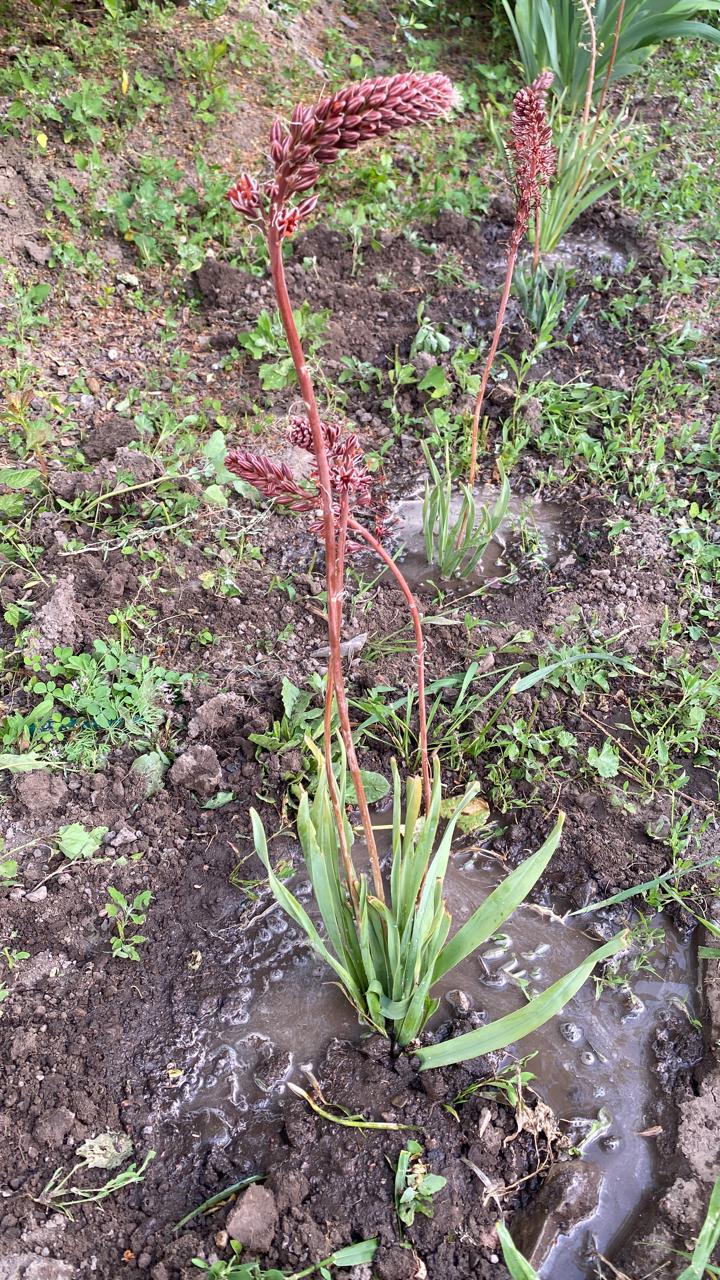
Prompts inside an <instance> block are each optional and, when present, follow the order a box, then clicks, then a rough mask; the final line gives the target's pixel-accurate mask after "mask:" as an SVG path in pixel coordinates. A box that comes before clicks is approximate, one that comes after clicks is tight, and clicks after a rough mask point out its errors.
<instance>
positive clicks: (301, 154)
mask: <svg viewBox="0 0 720 1280" xmlns="http://www.w3.org/2000/svg"><path fill="white" fill-rule="evenodd" d="M453 103H454V90H453V87H452V85H451V83H450V81H449V80H448V79H447V77H446V76H443V75H438V74H435V75H422V74H419V73H417V74H416V73H408V74H404V75H398V76H381V77H378V78H376V79H373V80H364V81H362V82H361V83H360V84H353V85H349V86H348V87H347V88H344V89H341V90H340V91H339V92H338V93H336V94H334V95H332V96H331V97H328V98H324V99H322V100H321V101H320V102H319V103H317V104H316V105H315V106H298V107H296V109H295V111H294V112H293V115H292V118H291V120H290V123H289V124H288V125H284V124H283V123H282V122H281V121H279V120H276V121H275V123H274V125H273V127H272V132H271V135H270V160H271V165H272V169H273V173H272V176H271V177H270V178H269V179H268V181H267V182H266V183H265V184H264V185H263V186H261V185H260V184H259V183H258V182H257V181H256V180H255V179H254V178H252V177H250V176H249V175H247V174H243V175H242V176H241V177H240V178H239V179H238V181H237V182H236V183H235V184H234V185H233V186H232V187H231V189H230V191H229V193H228V195H229V199H230V201H231V203H232V204H233V206H234V207H235V208H236V209H237V210H238V212H239V213H240V214H242V216H243V217H244V218H245V219H246V220H247V221H248V222H249V223H250V224H251V225H253V226H255V227H257V228H258V230H260V231H261V232H262V233H263V234H264V236H265V238H266V241H267V245H268V250H269V258H270V269H271V273H272V280H273V285H274V289H275V295H276V298H277V303H278V309H279V312H280V317H281V319H282V323H283V327H284V329H285V334H286V337H287V341H288V346H289V349H290V354H291V356H292V359H293V363H294V365H295V370H296V373H297V378H298V383H299V386H300V392H301V395H302V399H303V405H304V414H303V415H298V416H296V417H294V418H293V419H292V420H291V423H290V438H291V440H292V442H293V443H294V444H296V445H299V446H301V447H302V448H304V449H307V450H308V451H309V452H310V453H311V455H312V470H311V474H310V477H309V479H308V480H307V481H299V480H297V479H296V478H295V477H294V476H293V475H292V472H291V471H290V469H289V468H288V467H287V466H285V465H284V464H282V463H277V462H274V461H273V460H272V459H270V458H267V457H264V456H261V455H257V454H251V453H248V452H246V451H243V450H235V451H233V452H231V453H229V454H228V457H227V465H228V468H229V469H230V470H232V471H234V472H235V473H236V474H237V475H239V476H240V477H241V478H242V479H243V480H245V481H246V482H248V483H250V484H251V485H254V487H255V488H256V489H257V490H259V492H260V493H262V494H263V495H264V496H265V497H267V498H270V499H272V500H274V501H276V502H278V503H279V504H280V505H281V506H285V507H287V508H288V509H290V510H293V511H296V512H302V513H305V514H307V515H308V516H309V517H310V527H311V529H312V530H314V531H317V532H319V533H320V534H321V536H322V539H323V544H324V549H325V574H326V579H327V625H328V651H329V659H328V678H327V685H326V702H325V718H324V752H323V754H322V755H320V753H318V752H317V748H315V747H314V744H312V743H310V742H308V746H309V748H310V749H311V750H314V751H315V752H316V754H317V756H318V772H319V778H318V786H317V789H316V791H315V795H314V797H313V799H312V802H311V801H310V798H309V797H308V795H307V793H305V792H304V791H302V790H301V794H300V803H299V808H298V834H299V837H300V842H301V845H302V849H303V854H304V857H305V862H306V866H307V869H308V872H309V875H310V879H311V882H312V886H313V891H314V895H315V899H316V903H317V906H318V909H319V912H320V915H321V917H322V921H323V926H324V931H325V937H322V936H321V934H320V932H319V931H318V929H317V927H316V925H315V924H314V922H313V921H312V920H311V919H310V917H309V916H308V914H307V912H306V911H305V909H304V908H303V906H302V905H301V904H300V902H299V901H298V900H297V898H296V897H295V896H294V895H293V894H292V893H291V891H290V890H289V889H288V888H287V886H286V885H285V884H284V883H283V882H282V881H281V880H280V879H279V878H278V877H277V876H276V875H275V873H274V871H273V868H272V864H271V862H270V858H269V855H268V850H267V842H266V838H265V832H264V830H263V826H262V822H261V821H260V818H259V816H258V814H257V813H256V812H255V811H254V810H252V811H251V816H252V823H253V836H254V841H255V849H256V852H257V854H258V856H259V858H260V859H261V861H262V862H263V864H264V866H265V868H266V870H267V873H268V878H269V881H270V886H271V888H272V891H273V893H274V894H275V897H276V898H277V900H278V901H279V902H280V903H281V905H282V906H283V908H284V909H285V911H286V912H287V913H288V915H290V916H291V917H292V918H293V919H294V920H295V921H296V923H297V924H298V925H300V927H301V928H302V929H303V930H304V932H305V934H306V937H307V938H308V940H309V942H310V945H311V946H312V947H313V948H314V950H315V951H316V952H317V953H318V954H319V955H321V956H322V957H323V959H324V960H325V961H326V962H327V963H328V964H329V965H330V966H331V968H332V969H333V970H334V971H335V973H336V975H337V976H338V978H339V980H340V983H341V986H342V988H343V990H344V992H345V994H346V995H347V997H348V999H349V1000H350V1001H351V1003H352V1004H353V1005H354V1006H355V1008H356V1009H357V1011H358V1014H359V1015H360V1017H361V1018H362V1019H363V1020H364V1021H365V1022H366V1023H368V1024H369V1025H371V1026H372V1027H374V1028H375V1029H376V1030H378V1031H380V1032H382V1033H383V1034H389V1035H390V1036H391V1037H392V1039H393V1041H394V1043H395V1044H396V1045H398V1046H399V1047H402V1046H403V1045H406V1044H409V1043H411V1042H412V1041H413V1040H414V1039H416V1037H417V1036H418V1034H419V1033H420V1031H421V1030H422V1028H423V1026H424V1025H425V1023H426V1022H427V1020H428V1018H429V1017H430V1016H431V1014H432V1013H433V1011H434V1010H435V1008H436V1007H437V1003H438V1001H437V999H436V998H434V997H433V996H432V995H431V988H432V986H433V984H434V983H436V982H437V981H439V980H440V979H441V978H442V977H443V976H444V975H445V974H446V973H448V972H449V970H450V969H452V968H453V967H454V966H455V965H456V964H458V963H459V962H460V961H461V960H462V959H464V958H465V957H466V956H467V955H469V954H471V952H472V951H474V950H475V949H476V948H477V947H478V946H479V945H481V944H482V942H484V941H485V940H486V939H487V938H488V937H490V935H491V934H492V933H493V932H494V931H495V930H496V929H497V928H498V927H499V925H500V924H501V923H502V922H503V921H504V920H505V919H506V918H507V917H508V915H510V914H511V913H512V911H514V909H515V908H516V907H517V906H518V905H519V903H520V902H522V900H523V898H524V897H525V896H526V894H527V893H528V892H529V890H530V888H532V886H533V885H534V884H535V882H536V880H537V879H538V877H539V875H540V874H541V873H542V870H543V869H544V867H545V866H546V865H547V862H548V861H549V859H550V857H551V855H552V853H553V852H554V850H555V848H556V847H557V844H558V842H559V839H560V832H561V829H562V823H563V816H564V815H560V817H559V818H558V821H557V822H556V824H555V827H554V829H553V831H552V832H551V834H550V835H549V836H548V839H547V840H546V841H545V844H544V845H543V846H542V848H541V849H540V850H538V852H537V853H536V854H534V855H533V857H532V858H529V859H528V860H527V861H526V862H524V863H523V864H522V865H521V866H520V867H518V868H517V869H516V870H515V871H514V872H513V873H512V874H511V875H510V876H508V877H507V879H506V880H505V881H504V882H503V883H501V884H500V885H499V886H498V888H497V889H495V890H494V891H493V893H492V894H490V895H489V897H488V898H487V899H486V900H485V901H484V902H483V903H481V905H480V906H479V907H478V909H477V910H476V911H475V912H474V913H473V914H472V915H471V917H470V919H469V920H468V921H467V922H466V923H465V924H464V925H463V926H462V928H461V929H460V930H458V931H457V932H456V933H455V935H454V936H453V937H452V938H448V934H449V929H450V915H449V912H448V911H447V908H446V906H445V901H444V897H443V885H444V880H445V874H446V871H447V867H448V864H449V857H450V850H451V841H452V836H453V831H454V828H455V824H456V821H457V819H458V817H459V816H460V813H461V812H462V810H463V808H464V806H465V805H466V804H467V802H468V801H469V800H470V799H472V798H473V796H474V795H475V794H476V793H477V790H478V788H477V784H472V785H471V786H470V787H469V788H468V790H467V791H466V793H465V795H464V796H463V797H462V798H461V799H460V800H459V801H458V802H457V804H456V806H455V811H454V813H453V815H452V817H451V818H450V821H449V822H448V824H447V826H446V828H445V830H444V832H443V834H442V837H441V839H440V840H439V842H438V841H437V836H438V829H439V824H440V815H441V783H440V768H439V763H438V761H437V759H436V760H435V762H434V767H433V777H432V780H431V775H430V762H429V759H428V746H427V717H426V709H425V682H424V642H423V634H422V626H421V622H420V612H419V609H418V606H417V602H416V600H415V598H414V596H413V593H412V591H411V590H410V587H409V586H408V584H407V582H406V580H405V578H404V576H403V574H402V572H401V570H400V569H399V568H398V567H397V565H396V564H395V562H394V561H393V559H392V557H391V556H390V555H389V554H388V552H387V551H386V550H385V548H384V547H383V545H382V542H381V540H380V539H379V538H378V537H377V536H376V534H375V533H373V532H371V530H370V529H368V528H367V527H366V525H364V524H363V523H361V521H360V520H358V518H357V513H362V512H365V513H367V512H368V511H369V510H370V508H371V507H372V495H371V478H370V475H369V473H368V471H367V469H366V467H365V464H364V461H363V457H362V450H361V447H360V443H359V440H358V437H357V435H356V434H355V433H354V432H352V431H350V430H348V429H347V428H345V427H344V426H343V425H342V424H341V423H338V422H335V421H326V420H324V419H323V418H321V416H320V411H319V408H318V404H317V400H316V396H315V390H314V386H313V382H312V378H311V375H310V372H309V370H308V366H307V363H306V361H305V357H304V353H303V349H302V345H301V342H300V338H299V335H298V332H297V328H296V325H295V320H294V316H293V310H292V305H291V302H290V298H289V295H288V290H287V282H286V278H285V271H284V266H283V256H282V243H283V241H284V240H285V239H286V238H287V237H288V236H291V235H292V234H293V233H294V232H295V231H296V230H297V228H298V226H299V225H300V224H301V223H302V222H303V221H304V220H305V219H306V218H307V217H308V216H309V215H310V213H311V212H312V211H313V209H314V208H315V204H316V201H317V196H316V195H314V194H313V195H308V194H307V192H309V191H310V190H311V189H312V187H313V186H314V185H315V182H316V181H317V178H318V177H319V174H320V170H321V168H322V166H323V165H326V164H329V163H331V161H333V160H334V159H335V158H336V157H337V155H338V154H339V153H340V151H343V150H351V149H354V148H355V147H357V146H359V145H360V144H361V143H362V142H366V141H371V140H373V139H375V138H379V137H383V136H385V135H386V134H388V133H391V132H393V131H394V130H396V129H400V128H404V127H406V126H408V125H412V124H417V123H422V122H425V121H430V120H433V119H437V118H438V117H441V116H443V115H445V114H446V113H447V112H448V111H449V110H450V108H451V106H452V105H453ZM531 204H532V201H531V200H530V206H531ZM530 206H529V207H530ZM351 539H352V541H351ZM356 545H364V546H367V547H370V548H371V549H372V550H373V551H374V553H375V554H376V555H377V556H378V557H379V558H380V559H381V561H382V562H383V563H384V564H385V566H386V567H387V569H388V571H389V572H390V573H391V574H392V575H393V577H394V579H395V581H396V583H397V584H398V586H399V587H400V589H401V591H402V593H403V595H404V598H405V601H406V603H407V606H408V609H409V611H410V615H411V618H412V622H413V627H414V632H415V648H416V665H417V679H418V719H419V739H420V756H421V771H422V778H409V779H407V780H406V784H405V796H404V798H403V795H402V785H401V780H400V777H399V775H398V772H397V769H396V768H395V767H393V776H394V782H395V788H394V806H393V841H392V857H391V869H390V876H389V899H388V896H387V895H386V891H385V885H384V882H383V874H382V868H381V866H380V859H379V856H378V851H377V845H376V841H375V835H374V832H373V828H372V822H371V819H370V812H369V808H368V803H367V798H366V795H365V790H364V787H363V781H362V774H361V772H360V768H359V765H358V760H357V755H356V751H355V744H354V742H353V736H352V728H351V724H350V716H349V711H348V702H347V695H346V691H345V681H344V672H343V665H342V649H341V632H342V614H343V597H344V583H345V564H346V558H347V556H348V554H349V553H350V552H351V551H352V550H353V549H354V548H355V546H356ZM334 707H335V708H336V709H337V718H338V723H339V731H340V740H341V760H340V767H339V769H338V771H337V775H336V770H335V768H334V766H333V760H332V740H331V738H332V720H333V708H334ZM348 774H349V775H350V779H351V781H352V785H353V788H354V793H355V799H356V801H357V805H358V808H359V810H360V817H361V822H362V827H363V832H364V837H365V843H366V845H367V851H368V858H369V862H370V876H371V880H372V887H371V886H370V884H369V883H368V878H367V876H366V875H365V874H359V873H358V871H357V869H356V866H355V864H354V861H353V857H352V846H353V832H352V829H351V827H350V824H349V822H348V819H347V813H346V800H347V796H348V791H349V787H348V776H347V775H348ZM423 809H424V813H422V810H423ZM607 945H608V946H609V945H610V944H607ZM606 951H607V947H606V949H605V951H604V952H603V954H605V952H606ZM590 967H592V965H590ZM581 970H582V972H581ZM588 972H589V969H588V967H587V963H586V965H585V966H581V969H578V970H575V971H574V972H573V974H571V975H568V977H567V978H566V979H565V980H564V984H565V985H564V986H563V987H562V992H561V994H562V995H563V997H564V999H569V996H570V994H572V991H574V990H575V989H577V986H579V985H580V983H581V982H582V981H584V979H585V977H586V976H587V973H588ZM573 982H575V986H573ZM557 985H558V984H555V987H551V988H550V989H549V991H547V992H544V993H542V995H540V996H538V997H537V998H536V999H535V1000H533V1001H531V1002H530V1004H529V1005H527V1006H526V1008H524V1009H522V1010H519V1011H518V1012H519V1019H518V1017H517V1016H516V1015H510V1018H511V1024H510V1025H509V1026H508V1035H507V1038H504V1037H505V1036H506V1029H505V1024H506V1019H500V1020H499V1021H498V1022H497V1023H495V1024H492V1028H484V1029H483V1031H485V1033H487V1032H488V1031H489V1030H491V1029H492V1030H493V1034H494V1038H495V1040H497V1041H498V1043H499V1044H508V1043H509V1042H510V1040H514V1039H517V1038H519V1036H520V1035H524V1034H527V1033H528V1032H529V1031H531V1030H533V1029H534V1028H535V1027H536V1026H538V1025H540V1023H541V1022H544V1021H545V1020H546V1018H548V1017H549V1016H550V1015H551V1014H552V1013H554V1012H556V1011H557V1010H558V1009H559V1007H560V1006H559V1005H558V1003H557V1001H558V998H559V996H558V991H557V990H556V988H557ZM473 1034H479V1033H473ZM467 1048H468V1046H464V1049H463V1054H462V1056H464V1057H473V1056H475V1054H476V1053H479V1052H484V1050H482V1049H475V1048H474V1047H473V1046H469V1050H470V1051H467V1052H465V1049H467ZM424 1052H425V1051H424ZM427 1065H432V1064H431V1063H430V1062H428V1063H427Z"/></svg>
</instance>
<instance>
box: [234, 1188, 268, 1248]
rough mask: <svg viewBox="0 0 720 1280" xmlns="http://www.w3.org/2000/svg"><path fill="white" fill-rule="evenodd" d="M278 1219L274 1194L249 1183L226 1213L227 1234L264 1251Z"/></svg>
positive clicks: (247, 1246)
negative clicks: (249, 1185)
mask: <svg viewBox="0 0 720 1280" xmlns="http://www.w3.org/2000/svg"><path fill="white" fill-rule="evenodd" d="M278 1221H279V1215H278V1209H277V1205H276V1203H275V1196H274V1195H273V1193H272V1191H270V1190H268V1188H267V1187H261V1186H259V1185H257V1184H255V1185H253V1186H251V1187H248V1189H247V1191H244V1192H243V1194H242V1195H241V1196H240V1198H239V1200H238V1202H237V1204H236V1205H235V1207H234V1208H233V1209H231V1211H230V1213H229V1214H228V1217H227V1224H226V1225H227V1231H228V1235H229V1236H231V1237H232V1239H233V1240H237V1241H238V1242H239V1243H240V1244H242V1245H245V1247H246V1249H248V1250H252V1251H253V1252H254V1253H267V1252H268V1251H269V1249H270V1248H271V1246H272V1242H273V1237H274V1235H275V1232H276V1230H277V1226H278Z"/></svg>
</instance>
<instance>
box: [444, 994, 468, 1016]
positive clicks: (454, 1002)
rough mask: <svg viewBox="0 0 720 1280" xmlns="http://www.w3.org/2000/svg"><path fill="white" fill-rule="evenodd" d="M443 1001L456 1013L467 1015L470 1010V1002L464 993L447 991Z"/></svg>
mask: <svg viewBox="0 0 720 1280" xmlns="http://www.w3.org/2000/svg"><path fill="white" fill-rule="evenodd" d="M445 999H446V1000H447V1002H448V1004H449V1005H450V1008H451V1009H454V1010H455V1012H456V1013H469V1012H470V1010H471V1009H472V1000H471V999H470V997H469V995H468V994H467V992H465V991H448V992H447V993H446V995H445Z"/></svg>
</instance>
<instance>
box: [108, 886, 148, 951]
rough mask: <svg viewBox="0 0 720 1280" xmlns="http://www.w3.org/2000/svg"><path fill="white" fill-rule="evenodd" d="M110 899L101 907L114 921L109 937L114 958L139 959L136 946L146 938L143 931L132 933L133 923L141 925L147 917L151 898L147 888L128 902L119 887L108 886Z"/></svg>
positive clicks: (145, 940)
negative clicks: (113, 931) (111, 933)
mask: <svg viewBox="0 0 720 1280" xmlns="http://www.w3.org/2000/svg"><path fill="white" fill-rule="evenodd" d="M107 892H108V897H109V899H110V901H109V902H108V903H106V905H105V906H104V907H103V914H104V915H106V916H107V917H108V919H109V920H114V921H115V933H114V934H113V936H112V937H111V939H110V947H111V950H112V954H113V958H114V959H115V960H139V959H140V952H139V951H138V947H139V946H141V944H142V943H143V942H147V938H146V936H145V934H143V933H133V932H132V929H133V928H134V927H135V925H142V924H144V923H145V921H146V919H147V908H148V907H149V905H150V901H151V899H152V893H151V892H150V890H149V889H143V890H141V892H140V893H136V895H135V897H134V898H133V900H132V902H128V900H127V898H126V897H124V896H123V894H122V893H121V892H120V890H119V889H114V888H113V887H112V885H109V886H108V891H107Z"/></svg>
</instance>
